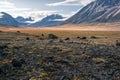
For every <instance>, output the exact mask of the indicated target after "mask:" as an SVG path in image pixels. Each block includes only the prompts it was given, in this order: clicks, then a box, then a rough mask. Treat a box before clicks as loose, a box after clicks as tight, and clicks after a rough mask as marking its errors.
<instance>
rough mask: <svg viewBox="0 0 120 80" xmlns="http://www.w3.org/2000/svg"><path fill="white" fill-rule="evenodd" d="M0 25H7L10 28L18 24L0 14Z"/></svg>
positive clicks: (11, 18)
mask: <svg viewBox="0 0 120 80" xmlns="http://www.w3.org/2000/svg"><path fill="white" fill-rule="evenodd" d="M0 24H7V25H12V26H18V25H19V23H18V22H17V21H16V20H15V19H14V18H13V17H12V16H11V15H9V14H7V13H5V12H0Z"/></svg>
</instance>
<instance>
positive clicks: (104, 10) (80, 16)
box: [64, 0, 120, 24]
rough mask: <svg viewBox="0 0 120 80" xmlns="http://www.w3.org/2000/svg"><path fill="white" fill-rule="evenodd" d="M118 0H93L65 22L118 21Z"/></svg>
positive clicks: (119, 7)
mask: <svg viewBox="0 0 120 80" xmlns="http://www.w3.org/2000/svg"><path fill="white" fill-rule="evenodd" d="M119 21H120V0H95V1H93V2H91V3H90V4H88V5H87V6H85V7H84V8H82V9H81V10H80V11H79V12H78V13H76V14H75V15H73V16H72V17H71V18H69V19H68V20H66V21H65V22H64V23H67V24H69V23H70V24H80V23H93V22H98V23H101V22H103V23H104V22H119Z"/></svg>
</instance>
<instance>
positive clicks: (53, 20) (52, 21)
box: [30, 14, 64, 27]
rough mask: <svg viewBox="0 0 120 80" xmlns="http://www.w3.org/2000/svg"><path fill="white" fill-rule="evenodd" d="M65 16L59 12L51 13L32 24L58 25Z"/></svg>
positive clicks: (37, 25) (34, 25)
mask: <svg viewBox="0 0 120 80" xmlns="http://www.w3.org/2000/svg"><path fill="white" fill-rule="evenodd" d="M63 19H64V17H63V16H61V15H58V14H53V15H49V16H47V17H45V18H43V19H42V20H40V21H38V22H36V23H33V24H31V25H30V26H33V27H39V26H56V25H60V24H61V23H62V22H63Z"/></svg>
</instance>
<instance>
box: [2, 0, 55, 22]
mask: <svg viewBox="0 0 120 80" xmlns="http://www.w3.org/2000/svg"><path fill="white" fill-rule="evenodd" d="M0 12H7V13H9V14H11V15H12V16H13V17H17V16H22V17H24V18H27V17H32V18H33V19H35V20H40V19H41V18H43V17H45V16H47V15H50V14H53V13H55V12H57V11H52V10H38V9H33V8H18V7H17V6H15V4H14V3H12V0H11V1H10V0H0Z"/></svg>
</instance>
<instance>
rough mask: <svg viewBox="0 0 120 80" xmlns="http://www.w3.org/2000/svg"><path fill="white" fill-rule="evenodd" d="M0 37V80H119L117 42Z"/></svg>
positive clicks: (119, 47)
mask: <svg viewBox="0 0 120 80" xmlns="http://www.w3.org/2000/svg"><path fill="white" fill-rule="evenodd" d="M0 36H1V37H0V80H120V43H119V41H117V42H113V43H109V42H106V43H104V44H102V42H101V43H96V41H97V40H100V41H104V39H108V38H107V37H97V36H92V35H91V37H88V36H84V37H81V36H74V39H71V37H65V38H62V39H61V38H59V37H58V36H56V35H54V34H49V35H44V34H40V35H38V36H35V35H29V34H24V33H21V32H20V31H17V32H2V31H1V32H0ZM108 40H109V39H108Z"/></svg>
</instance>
